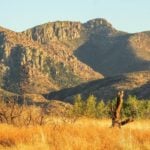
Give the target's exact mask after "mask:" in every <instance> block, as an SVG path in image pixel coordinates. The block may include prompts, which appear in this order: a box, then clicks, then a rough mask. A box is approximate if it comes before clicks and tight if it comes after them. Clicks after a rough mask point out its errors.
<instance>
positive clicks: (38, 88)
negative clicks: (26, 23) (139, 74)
mask: <svg viewBox="0 0 150 150" xmlns="http://www.w3.org/2000/svg"><path fill="white" fill-rule="evenodd" d="M0 67H1V72H0V79H1V86H2V87H4V88H5V89H7V90H10V91H13V92H18V93H23V92H27V93H46V92H49V91H53V90H57V89H61V88H65V87H71V86H74V85H77V84H80V83H82V82H85V81H88V80H92V79H96V78H100V77H102V76H101V75H100V74H98V73H96V72H94V71H93V70H92V69H91V68H90V67H88V66H86V65H85V64H83V63H81V62H80V61H78V60H77V58H76V57H75V56H73V55H72V53H70V52H69V50H68V49H67V47H64V46H63V47H62V45H61V44H60V43H59V42H56V43H53V44H51V45H50V46H49V45H41V44H40V43H38V42H36V41H35V42H34V41H33V40H31V39H30V38H29V37H27V36H25V35H23V34H22V33H15V32H12V31H9V30H4V29H3V30H2V29H1V30H0Z"/></svg>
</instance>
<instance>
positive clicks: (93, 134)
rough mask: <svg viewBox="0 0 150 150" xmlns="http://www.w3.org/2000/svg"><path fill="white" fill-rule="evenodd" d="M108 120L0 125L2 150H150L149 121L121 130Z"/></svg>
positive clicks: (142, 121) (136, 123) (135, 123)
mask: <svg viewBox="0 0 150 150" xmlns="http://www.w3.org/2000/svg"><path fill="white" fill-rule="evenodd" d="M110 125H111V121H110V120H96V119H86V118H82V119H80V120H78V121H77V122H75V123H73V124H71V123H60V122H59V123H52V124H49V125H45V126H42V127H40V126H30V127H20V128H19V127H13V126H11V125H6V124H1V125H0V145H1V146H0V149H2V150H150V126H149V125H150V120H139V121H134V122H133V123H130V124H128V125H126V126H124V127H122V128H121V129H118V128H110Z"/></svg>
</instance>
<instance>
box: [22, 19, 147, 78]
mask: <svg viewBox="0 0 150 150" xmlns="http://www.w3.org/2000/svg"><path fill="white" fill-rule="evenodd" d="M23 33H24V34H26V35H27V36H28V37H29V38H30V39H32V40H34V41H37V42H38V43H41V44H42V45H51V44H53V42H56V41H57V42H59V43H61V44H62V45H65V46H67V47H68V48H69V50H70V52H72V53H74V55H75V56H76V57H77V58H78V59H79V60H80V61H82V62H84V63H86V64H87V65H89V66H90V67H92V68H93V69H94V70H96V71H97V72H100V73H102V74H103V75H104V76H112V75H118V74H122V73H129V72H134V71H144V70H149V69H150V62H149V60H150V32H141V33H135V34H129V33H126V32H121V31H118V30H117V29H115V28H114V27H113V26H112V25H111V24H110V23H109V22H108V21H107V20H105V19H93V20H89V21H87V22H86V23H80V22H70V21H57V22H49V23H46V24H43V25H39V26H36V27H34V28H31V29H29V30H27V31H25V32H23Z"/></svg>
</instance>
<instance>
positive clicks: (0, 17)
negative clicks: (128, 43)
mask: <svg viewBox="0 0 150 150" xmlns="http://www.w3.org/2000/svg"><path fill="white" fill-rule="evenodd" d="M0 6H1V8H0V26H3V27H6V28H9V29H12V30H14V31H22V30H25V29H27V28H30V27H33V26H35V25H38V24H42V23H46V22H49V21H56V20H72V21H81V22H86V21H87V20H90V19H93V18H105V19H107V20H108V21H109V22H111V23H112V24H113V26H114V27H115V28H117V29H119V30H123V31H127V32H139V31H144V30H150V0H0Z"/></svg>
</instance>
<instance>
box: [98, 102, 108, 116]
mask: <svg viewBox="0 0 150 150" xmlns="http://www.w3.org/2000/svg"><path fill="white" fill-rule="evenodd" d="M96 117H97V118H103V117H106V106H105V103H104V101H103V100H101V101H99V103H98V104H97V107H96Z"/></svg>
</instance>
